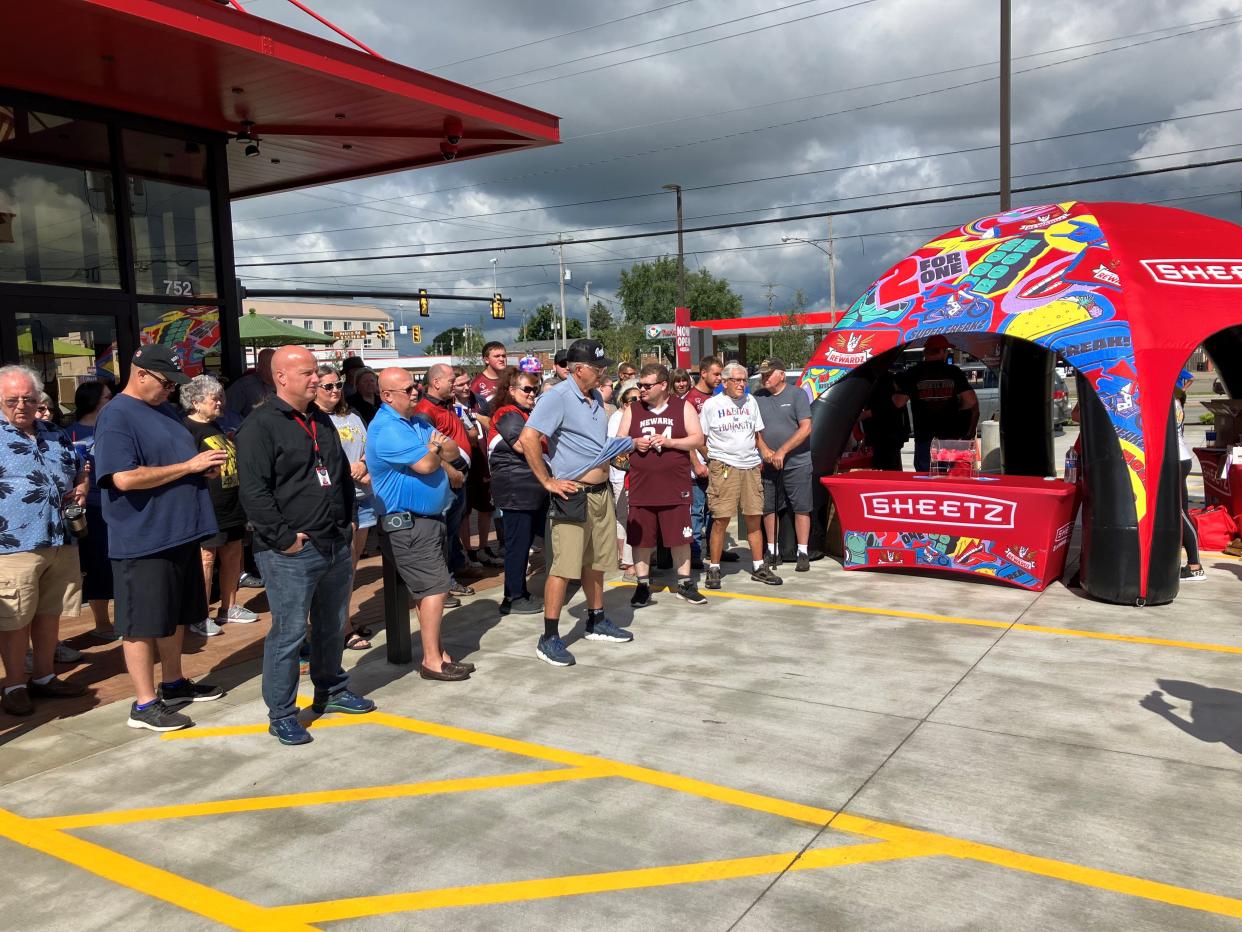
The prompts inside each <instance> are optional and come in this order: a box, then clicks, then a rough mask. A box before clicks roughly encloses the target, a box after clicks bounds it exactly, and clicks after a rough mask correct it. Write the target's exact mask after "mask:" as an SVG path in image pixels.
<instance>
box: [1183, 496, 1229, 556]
mask: <svg viewBox="0 0 1242 932" xmlns="http://www.w3.org/2000/svg"><path fill="white" fill-rule="evenodd" d="M1190 520H1191V521H1193V522H1194V525H1195V532H1196V533H1197V534H1198V535H1199V546H1200V547H1201V548H1203V549H1204V550H1224V549H1225V548H1226V547H1228V546H1229V542H1230V541H1231V540H1233V538H1234V535H1236V534H1237V532H1238V526H1237V524H1235V523H1234V520H1233V518H1231V517H1230V516H1229V512H1227V511H1226V510H1225V509H1224V508H1222V507H1221V506H1220V505H1213V506H1212V507H1210V508H1192V509H1190Z"/></svg>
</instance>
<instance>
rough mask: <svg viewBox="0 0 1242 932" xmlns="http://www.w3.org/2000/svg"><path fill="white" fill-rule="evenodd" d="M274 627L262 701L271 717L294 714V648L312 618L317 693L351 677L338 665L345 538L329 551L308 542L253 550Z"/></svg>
mask: <svg viewBox="0 0 1242 932" xmlns="http://www.w3.org/2000/svg"><path fill="white" fill-rule="evenodd" d="M254 556H255V560H257V561H258V564H259V570H260V571H261V572H262V573H263V582H264V584H265V585H266V586H267V602H268V605H269V606H270V607H271V609H272V628H271V630H270V631H268V633H267V640H266V641H265V642H264V644H263V701H264V702H266V703H267V715H268V718H270V719H271V720H272V721H273V722H275V721H278V720H279V719H282V718H289V717H290V716H293V715H297V714H298V706H297V695H298V651H299V650H300V648H301V646H302V641H303V640H304V639H305V637H306V619H307V616H309V617H310V623H311V634H310V677H311V682H312V683H314V684H315V692H316V693H321V694H322V693H327V694H328V695H330V696H333V695H336V694H337V693H339V692H341V691H342V690H343V689H345V687H346V685H348V683H349V676H348V674H346V673H345V671H344V670H342V669H341V651H342V650H343V648H344V646H345V620H346V618H347V617H348V616H349V596H350V593H351V592H352V591H353V588H354V570H353V559H352V557H351V555H350V547H349V543H347V542H346V541H344V540H342V541H339V542H338V543H336V544H335V545H334V549H333V550H332V551H331V552H330V553H324V552H323V551H321V550H319V549H317V548H316V547H315V545H314V544H312V543H310V542H309V541H308V542H307V543H306V545H305V546H303V547H302V549H301V550H299V551H298V552H297V553H294V554H286V553H280V552H278V551H275V550H260V551H259V552H258V553H256V554H255V555H254Z"/></svg>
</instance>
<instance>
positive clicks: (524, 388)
mask: <svg viewBox="0 0 1242 932" xmlns="http://www.w3.org/2000/svg"><path fill="white" fill-rule="evenodd" d="M518 391H519V392H525V393H526V394H528V395H533V394H535V392H537V391H539V386H538V385H519V386H518Z"/></svg>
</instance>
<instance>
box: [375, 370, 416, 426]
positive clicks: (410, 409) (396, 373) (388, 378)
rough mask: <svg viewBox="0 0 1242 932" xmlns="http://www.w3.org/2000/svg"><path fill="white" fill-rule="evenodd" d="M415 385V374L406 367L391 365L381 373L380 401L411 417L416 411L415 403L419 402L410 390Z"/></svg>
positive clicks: (404, 415) (402, 414) (403, 415)
mask: <svg viewBox="0 0 1242 932" xmlns="http://www.w3.org/2000/svg"><path fill="white" fill-rule="evenodd" d="M413 387H414V376H412V375H410V373H408V372H406V371H405V370H404V369H398V368H397V367H396V366H389V367H388V368H387V369H385V370H384V371H383V372H381V373H380V374H379V397H380V401H382V402H383V403H384V404H386V405H388V406H389V407H390V408H392V409H393V410H394V411H396V412H397V413H398V414H400V415H401V416H402V417H409V416H410V415H411V414H413V413H414V405H415V404H416V403H417V402H415V400H414V396H413V393H412V392H411V391H410V389H412V388H413Z"/></svg>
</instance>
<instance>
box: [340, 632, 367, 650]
mask: <svg viewBox="0 0 1242 932" xmlns="http://www.w3.org/2000/svg"><path fill="white" fill-rule="evenodd" d="M345 648H346V649H347V650H370V649H371V642H370V641H368V640H367V639H366V636H365V635H363V634H362V632H360V631H354V632H352V633H351V634H350V635H349V637H347V638H346V639H345Z"/></svg>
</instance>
